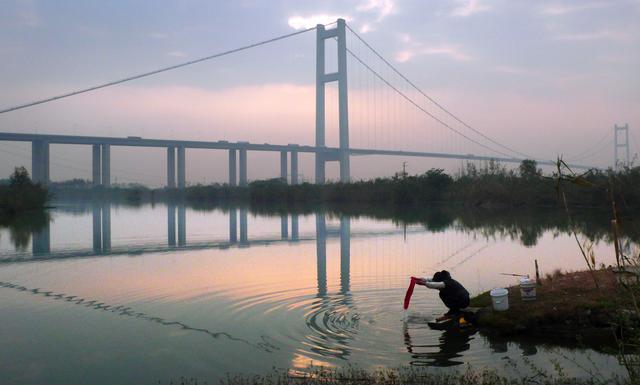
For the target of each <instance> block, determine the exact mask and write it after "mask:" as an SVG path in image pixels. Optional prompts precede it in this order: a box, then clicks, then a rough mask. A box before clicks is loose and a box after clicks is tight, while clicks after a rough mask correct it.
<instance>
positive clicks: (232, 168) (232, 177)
mask: <svg viewBox="0 0 640 385" xmlns="http://www.w3.org/2000/svg"><path fill="white" fill-rule="evenodd" d="M237 159H238V156H237V155H236V150H233V149H232V150H229V186H237V185H238V174H237V170H238V165H237Z"/></svg>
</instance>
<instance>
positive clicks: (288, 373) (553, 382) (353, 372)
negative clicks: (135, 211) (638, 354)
mask: <svg viewBox="0 0 640 385" xmlns="http://www.w3.org/2000/svg"><path fill="white" fill-rule="evenodd" d="M529 369H534V370H535V374H532V375H530V376H525V375H521V376H519V377H507V376H504V375H501V374H499V373H498V372H496V371H495V370H489V369H484V370H478V369H474V368H472V367H467V368H466V369H464V370H460V371H449V372H442V371H435V370H433V368H424V367H415V366H409V367H399V368H380V369H372V370H365V369H358V368H354V367H347V368H341V369H327V368H315V369H313V368H311V370H309V369H308V370H306V371H300V370H277V369H274V370H273V371H272V372H271V373H268V374H264V375H254V376H249V375H229V376H228V377H227V378H226V380H222V381H221V384H222V385H263V384H273V385H338V384H340V385H344V384H367V385H416V384H421V385H452V384H456V385H478V384H482V385H529V384H531V385H534V384H535V385H568V384H572V385H583V384H584V385H586V384H590V385H599V384H631V383H632V382H631V381H629V380H627V379H624V378H602V377H601V376H595V377H591V378H584V379H579V378H569V377H567V376H566V375H565V374H564V373H562V371H561V369H556V370H555V371H553V370H552V371H547V370H544V369H541V368H535V367H534V368H529ZM170 383H171V384H176V385H178V384H180V385H198V384H202V383H206V382H199V381H198V380H196V379H186V378H182V379H179V380H177V381H173V380H172V381H171V382H170Z"/></svg>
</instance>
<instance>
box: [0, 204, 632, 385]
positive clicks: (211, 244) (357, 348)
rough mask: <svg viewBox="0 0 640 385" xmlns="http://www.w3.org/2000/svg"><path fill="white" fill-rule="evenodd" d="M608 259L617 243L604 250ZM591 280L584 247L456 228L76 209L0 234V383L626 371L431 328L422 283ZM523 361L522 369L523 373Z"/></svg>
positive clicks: (552, 350) (436, 309)
mask: <svg viewBox="0 0 640 385" xmlns="http://www.w3.org/2000/svg"><path fill="white" fill-rule="evenodd" d="M595 251H596V255H597V256H598V259H599V262H603V263H610V262H611V261H612V260H613V255H612V250H611V247H610V246H608V245H606V244H604V243H601V244H596V245H595ZM534 259H537V260H538V261H539V264H540V266H541V269H542V270H543V271H544V272H551V271H553V270H554V269H555V268H562V269H564V270H571V269H582V268H583V264H584V262H583V261H582V258H581V256H580V254H579V253H578V250H577V248H576V244H575V241H574V240H573V239H572V238H571V237H570V236H569V235H568V234H564V233H554V232H553V231H549V232H546V233H543V234H542V236H541V237H540V238H539V239H538V242H537V244H536V245H535V246H531V247H525V246H523V245H522V244H521V243H520V242H519V240H517V239H516V240H512V239H511V237H508V236H503V235H498V234H491V233H489V232H484V231H476V232H471V231H468V230H465V229H463V228H462V227H461V226H458V225H456V224H455V223H454V224H453V225H452V226H450V227H449V228H447V229H446V230H444V231H442V230H441V231H437V232H434V231H430V230H429V229H426V228H425V227H424V226H418V225H415V226H406V227H405V226H402V225H398V224H395V223H393V222H391V221H382V220H374V219H368V218H363V217H359V218H349V217H335V216H331V215H329V214H312V215H305V216H303V215H286V216H254V215H252V214H250V213H247V211H246V210H243V209H236V210H230V211H220V210H217V211H197V210H193V209H190V208H184V207H167V206H163V205H156V206H154V207H152V206H143V207H140V208H130V207H129V208H128V207H117V206H111V207H110V206H107V205H105V206H95V207H92V206H88V207H86V206H68V207H61V208H58V209H55V210H53V211H52V212H51V221H50V223H49V225H48V226H45V227H44V228H42V229H39V230H37V231H35V232H34V233H33V234H30V233H28V234H26V235H25V234H17V232H16V231H9V230H7V229H2V230H0V282H1V283H0V325H1V327H0V341H2V343H1V344H0V379H2V380H1V381H0V382H1V383H2V384H46V383H52V384H53V383H55V384H61V383H65V384H133V383H135V384H156V383H158V381H162V382H168V381H169V380H170V379H171V378H178V377H180V376H187V377H195V378H199V379H202V380H208V381H209V382H215V381H216V380H217V379H220V378H223V377H224V376H225V375H226V373H246V374H255V373H265V372H269V371H270V370H271V368H273V367H278V368H294V369H299V370H305V369H306V368H307V367H308V366H309V365H310V364H311V363H313V364H314V365H325V366H340V365H346V364H352V365H358V366H360V367H365V368H374V367H381V366H393V367H396V366H399V365H426V366H432V367H433V370H460V369H464V368H465V365H464V364H470V365H472V366H473V367H478V368H481V367H491V368H496V369H498V370H500V371H501V372H503V373H506V374H510V375H517V374H518V371H520V372H526V370H527V369H526V366H527V365H528V363H533V364H535V365H538V366H540V367H542V368H547V369H549V368H551V362H552V360H558V361H560V362H561V363H563V364H564V365H566V366H567V372H568V374H570V375H576V376H585V377H587V376H589V374H588V373H587V372H585V371H584V370H583V369H581V366H583V367H586V368H592V367H593V365H594V364H595V365H596V366H597V367H598V368H599V370H600V371H601V372H602V373H603V374H604V375H607V374H615V373H622V371H621V368H620V366H619V365H618V363H617V361H616V359H615V358H614V357H611V356H606V355H602V354H599V353H597V352H595V351H591V350H581V349H570V348H558V347H549V346H547V345H541V344H533V343H524V342H508V343H507V342H503V341H494V340H489V339H487V338H486V337H484V336H481V335H479V334H477V333H471V332H470V333H466V334H460V333H452V332H442V331H434V330H430V329H429V328H428V327H427V326H426V321H427V320H431V319H433V318H435V317H437V316H439V315H440V314H442V313H443V312H444V311H445V310H446V309H445V308H444V306H443V305H442V304H441V303H440V300H439V299H438V296H437V291H431V290H428V289H423V288H419V289H418V290H417V292H416V293H415V294H414V298H413V301H412V305H411V308H410V315H411V317H410V319H409V322H407V323H404V322H403V314H402V299H403V296H404V291H405V290H406V287H407V285H408V282H409V277H410V276H411V275H419V276H426V275H429V276H430V275H431V274H432V273H433V272H434V271H435V270H442V269H446V270H449V271H450V272H451V273H452V275H453V276H454V278H456V279H458V280H459V281H461V282H462V283H463V284H464V285H465V286H466V287H467V288H468V289H469V291H470V292H472V294H476V293H479V292H481V291H484V290H487V289H490V288H492V287H497V286H505V285H511V284H514V283H515V281H514V278H513V277H509V276H505V275H501V274H500V273H519V274H533V273H534V264H533V261H534ZM513 364H515V366H516V368H515V369H514V368H513Z"/></svg>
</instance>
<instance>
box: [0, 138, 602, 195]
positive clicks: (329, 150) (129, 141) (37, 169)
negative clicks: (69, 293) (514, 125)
mask: <svg viewBox="0 0 640 385" xmlns="http://www.w3.org/2000/svg"><path fill="white" fill-rule="evenodd" d="M0 141H19V142H31V143H32V167H33V168H32V175H33V178H34V180H36V181H37V182H41V183H47V182H48V181H49V145H50V144H72V145H90V146H93V182H94V184H95V185H103V186H109V185H110V182H111V181H110V162H111V160H110V147H111V146H128V147H162V148H167V187H176V150H177V180H178V182H177V187H178V188H183V187H184V186H185V159H184V151H185V149H187V148H192V149H212V150H227V151H229V184H230V185H237V184H238V183H237V177H236V176H237V174H236V172H237V171H236V159H237V158H236V152H239V160H240V162H239V163H240V164H239V174H240V178H239V179H240V183H239V184H240V185H241V186H243V185H246V184H247V158H246V153H247V151H271V152H280V154H281V158H280V159H281V165H280V170H281V178H283V179H284V180H286V179H287V154H288V153H289V154H290V157H291V172H290V175H291V184H297V183H298V153H301V152H302V153H313V154H316V156H319V157H322V158H323V159H324V160H325V161H338V160H339V156H340V149H339V147H324V146H323V147H316V146H305V145H298V144H287V145H280V144H269V143H263V144H259V143H250V142H228V141H224V140H220V141H196V140H173V139H148V138H141V137H137V136H129V137H125V138H119V137H105V136H78V135H48V134H25V133H11V132H2V133H0ZM348 151H349V155H352V156H367V155H368V156H371V155H379V156H380V155H381V156H399V157H421V158H441V159H461V160H478V161H489V160H494V161H498V162H504V163H520V162H522V160H523V158H509V157H494V156H482V155H473V154H451V153H438V152H421V151H403V150H380V149H363V148H350V149H349V150H348ZM537 162H538V164H539V165H546V166H554V165H555V162H553V161H540V160H538V161H537ZM570 166H571V167H573V168H575V169H589V168H592V167H588V166H584V165H573V164H572V165H570Z"/></svg>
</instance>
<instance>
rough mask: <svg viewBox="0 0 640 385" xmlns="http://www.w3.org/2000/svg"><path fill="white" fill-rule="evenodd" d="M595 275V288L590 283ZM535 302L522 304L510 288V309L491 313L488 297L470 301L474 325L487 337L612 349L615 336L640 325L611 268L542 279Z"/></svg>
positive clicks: (630, 302) (515, 290)
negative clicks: (567, 342) (474, 312)
mask: <svg viewBox="0 0 640 385" xmlns="http://www.w3.org/2000/svg"><path fill="white" fill-rule="evenodd" d="M594 276H595V279H596V281H597V282H598V287H596V285H595V284H594ZM540 283H541V285H538V286H537V288H536V290H537V297H536V300H534V301H524V300H522V298H521V295H520V289H519V286H512V287H509V288H508V290H509V310H507V311H503V312H496V311H493V310H492V308H491V297H490V294H489V292H488V291H487V292H484V293H482V294H480V295H478V296H476V297H474V298H472V299H471V306H472V307H479V308H482V310H481V311H479V312H478V314H477V320H476V324H477V326H478V327H479V328H480V329H481V331H482V332H483V333H485V334H489V335H500V336H515V335H528V336H535V337H540V338H545V339H552V340H571V341H575V342H583V343H585V344H586V345H589V346H596V347H601V348H602V347H605V346H610V347H611V346H614V345H615V343H616V335H618V336H619V335H620V332H621V331H623V330H631V329H633V328H635V327H637V326H638V325H640V318H638V315H637V313H636V312H635V311H634V306H633V303H632V299H631V297H630V295H629V292H628V290H635V288H630V287H627V288H624V287H623V286H622V285H621V284H620V281H619V276H617V275H616V274H615V273H614V270H613V269H612V268H608V269H601V270H597V271H595V272H594V275H592V274H591V273H590V272H589V271H578V272H571V273H561V272H555V273H553V274H548V275H547V276H546V277H544V278H543V279H541V282H540Z"/></svg>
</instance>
